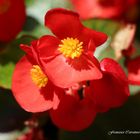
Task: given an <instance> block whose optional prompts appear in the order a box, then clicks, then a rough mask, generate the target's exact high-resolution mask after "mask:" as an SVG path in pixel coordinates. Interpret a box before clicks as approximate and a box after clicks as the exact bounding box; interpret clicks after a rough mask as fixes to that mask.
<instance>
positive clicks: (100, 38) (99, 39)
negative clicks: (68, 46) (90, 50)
mask: <svg viewBox="0 0 140 140" xmlns="http://www.w3.org/2000/svg"><path fill="white" fill-rule="evenodd" d="M78 38H79V40H82V41H83V42H84V43H85V45H88V43H89V42H90V40H92V41H93V42H94V44H95V46H96V47H97V46H100V45H102V44H103V43H105V41H107V38H108V37H107V35H106V34H105V33H102V32H98V31H94V30H92V29H89V28H83V30H82V31H81V33H80V35H79V37H78Z"/></svg>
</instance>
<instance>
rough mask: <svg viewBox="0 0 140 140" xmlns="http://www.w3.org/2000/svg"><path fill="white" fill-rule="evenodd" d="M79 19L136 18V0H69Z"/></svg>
mask: <svg viewBox="0 0 140 140" xmlns="http://www.w3.org/2000/svg"><path fill="white" fill-rule="evenodd" d="M71 1H72V4H73V5H74V7H75V9H76V11H78V13H79V14H80V16H81V18H83V19H88V18H109V19H110V18H111V19H112V18H113V19H128V20H130V21H131V20H135V19H136V18H138V7H137V4H138V0H71Z"/></svg>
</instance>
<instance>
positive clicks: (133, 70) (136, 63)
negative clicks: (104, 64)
mask: <svg viewBox="0 0 140 140" xmlns="http://www.w3.org/2000/svg"><path fill="white" fill-rule="evenodd" d="M127 69H128V80H129V83H130V84H132V85H140V57H136V58H134V59H132V60H129V61H128V62H127Z"/></svg>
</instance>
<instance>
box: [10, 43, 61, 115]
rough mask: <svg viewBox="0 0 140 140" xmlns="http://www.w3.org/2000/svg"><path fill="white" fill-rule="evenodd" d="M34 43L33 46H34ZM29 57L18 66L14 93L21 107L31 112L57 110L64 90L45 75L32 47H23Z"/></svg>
mask: <svg viewBox="0 0 140 140" xmlns="http://www.w3.org/2000/svg"><path fill="white" fill-rule="evenodd" d="M34 43H35V42H33V43H32V44H34ZM22 48H24V50H26V52H28V53H27V55H26V56H24V57H23V58H21V60H20V61H19V62H18V63H17V64H16V67H15V71H14V73H13V79H12V91H13V95H14V97H15V98H16V100H17V102H18V103H19V104H20V106H21V107H22V108H23V109H25V110H26V111H29V112H42V111H46V110H49V109H51V108H53V109H56V108H57V106H58V104H59V99H60V97H61V95H62V94H63V90H62V89H60V88H58V87H56V86H54V85H53V84H52V82H51V81H50V80H49V79H48V77H47V75H45V74H44V72H43V70H42V69H41V67H40V65H39V64H38V59H37V56H36V54H35V52H33V51H32V46H31V47H28V46H23V45H22Z"/></svg>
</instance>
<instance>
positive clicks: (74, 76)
mask: <svg viewBox="0 0 140 140" xmlns="http://www.w3.org/2000/svg"><path fill="white" fill-rule="evenodd" d="M41 62H42V65H43V67H44V71H46V73H47V75H48V77H49V78H50V80H51V81H52V82H53V83H54V84H55V85H57V86H60V87H62V88H67V87H70V86H72V85H73V84H75V83H77V82H82V81H85V80H93V79H100V78H101V77H102V73H101V72H100V70H99V68H98V61H97V60H96V58H95V57H92V58H89V57H88V56H87V55H82V56H81V57H80V58H77V59H74V60H72V59H66V58H65V57H64V56H63V55H58V56H56V57H55V58H54V59H52V60H51V61H48V60H46V59H41Z"/></svg>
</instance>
